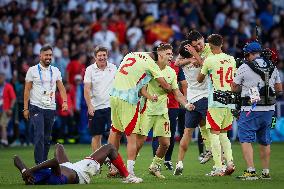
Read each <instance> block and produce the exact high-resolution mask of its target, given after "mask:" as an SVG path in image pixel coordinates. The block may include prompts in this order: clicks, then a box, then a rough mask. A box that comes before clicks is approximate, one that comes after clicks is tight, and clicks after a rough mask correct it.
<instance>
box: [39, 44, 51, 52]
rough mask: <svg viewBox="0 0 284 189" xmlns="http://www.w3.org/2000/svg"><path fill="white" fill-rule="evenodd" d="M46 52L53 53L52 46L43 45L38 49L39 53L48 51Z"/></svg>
mask: <svg viewBox="0 0 284 189" xmlns="http://www.w3.org/2000/svg"><path fill="white" fill-rule="evenodd" d="M48 50H51V51H53V49H52V46H51V45H50V44H45V45H43V46H42V47H41V48H40V52H44V51H48Z"/></svg>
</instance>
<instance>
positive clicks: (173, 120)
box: [152, 108, 179, 161]
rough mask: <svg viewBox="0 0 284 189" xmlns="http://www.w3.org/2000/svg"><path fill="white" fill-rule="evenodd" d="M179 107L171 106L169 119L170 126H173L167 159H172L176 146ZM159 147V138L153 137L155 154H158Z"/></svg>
mask: <svg viewBox="0 0 284 189" xmlns="http://www.w3.org/2000/svg"><path fill="white" fill-rule="evenodd" d="M178 112H179V109H178V108H169V111H168V113H169V119H170V127H171V138H170V146H169V148H168V151H167V153H166V155H165V161H171V159H172V154H173V150H174V146H175V133H176V127H177V116H178ZM158 147H159V142H158V138H157V137H155V138H153V141H152V149H153V155H154V156H155V155H156V151H157V149H158Z"/></svg>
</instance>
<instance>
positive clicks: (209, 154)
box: [200, 151, 213, 164]
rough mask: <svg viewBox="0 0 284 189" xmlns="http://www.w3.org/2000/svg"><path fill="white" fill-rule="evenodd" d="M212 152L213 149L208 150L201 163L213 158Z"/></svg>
mask: <svg viewBox="0 0 284 189" xmlns="http://www.w3.org/2000/svg"><path fill="white" fill-rule="evenodd" d="M212 157H213V156H212V152H211V151H207V152H206V153H205V155H204V157H203V159H202V160H201V161H200V164H205V163H207V162H208V161H209V160H210V159H211V158H212Z"/></svg>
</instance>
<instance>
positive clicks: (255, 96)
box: [249, 87, 260, 104]
mask: <svg viewBox="0 0 284 189" xmlns="http://www.w3.org/2000/svg"><path fill="white" fill-rule="evenodd" d="M249 97H250V102H251V103H252V104H253V103H254V102H257V101H260V94H259V91H258V88H257V87H251V88H250V89H249Z"/></svg>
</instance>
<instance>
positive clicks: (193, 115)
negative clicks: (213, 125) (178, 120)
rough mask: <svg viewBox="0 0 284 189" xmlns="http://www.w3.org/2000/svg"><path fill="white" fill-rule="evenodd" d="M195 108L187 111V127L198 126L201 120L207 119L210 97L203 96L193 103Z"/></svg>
mask: <svg viewBox="0 0 284 189" xmlns="http://www.w3.org/2000/svg"><path fill="white" fill-rule="evenodd" d="M193 105H194V106H195V109H194V110H193V111H186V113H185V127H186V128H196V127H198V125H199V123H200V121H201V120H206V114H207V110H208V99H207V98H202V99H200V100H198V101H196V102H194V103H193Z"/></svg>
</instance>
